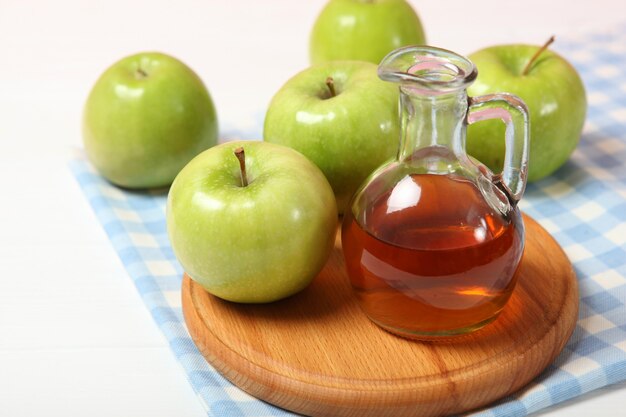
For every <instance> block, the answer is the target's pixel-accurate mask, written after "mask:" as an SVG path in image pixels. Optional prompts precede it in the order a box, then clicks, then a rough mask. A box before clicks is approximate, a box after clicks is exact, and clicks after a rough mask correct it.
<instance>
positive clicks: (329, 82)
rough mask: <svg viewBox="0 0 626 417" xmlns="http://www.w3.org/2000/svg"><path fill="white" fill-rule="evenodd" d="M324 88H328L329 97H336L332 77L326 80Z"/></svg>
mask: <svg viewBox="0 0 626 417" xmlns="http://www.w3.org/2000/svg"><path fill="white" fill-rule="evenodd" d="M326 87H328V91H330V96H331V97H335V96H336V95H337V92H336V91H335V80H333V77H328V78H326Z"/></svg>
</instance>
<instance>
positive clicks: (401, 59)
mask: <svg viewBox="0 0 626 417" xmlns="http://www.w3.org/2000/svg"><path fill="white" fill-rule="evenodd" d="M477 75H478V71H477V70H476V66H475V65H474V64H473V63H472V61H470V60H469V59H467V58H465V57H463V56H461V55H458V54H456V53H454V52H452V51H448V50H446V49H441V48H435V47H432V46H407V47H404V48H400V49H396V50H395V51H393V52H391V53H390V54H389V55H387V56H386V57H385V58H383V60H382V61H381V63H380V65H379V66H378V76H379V77H380V78H381V79H383V80H385V81H391V82H395V83H398V84H400V86H401V87H404V88H409V89H416V90H418V91H419V93H420V94H427V95H431V94H434V95H442V94H448V93H452V92H455V91H457V90H465V89H466V88H467V87H468V86H469V85H470V84H471V83H472V82H473V81H474V80H475V79H476V76H477Z"/></svg>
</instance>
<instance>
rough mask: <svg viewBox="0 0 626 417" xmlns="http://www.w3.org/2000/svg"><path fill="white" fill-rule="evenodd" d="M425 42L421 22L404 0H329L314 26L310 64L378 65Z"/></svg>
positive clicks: (311, 38) (310, 47)
mask: <svg viewBox="0 0 626 417" xmlns="http://www.w3.org/2000/svg"><path fill="white" fill-rule="evenodd" d="M425 42H426V38H425V36H424V30H423V29H422V24H421V22H420V19H419V17H418V16H417V14H416V13H415V10H413V8H412V7H411V5H410V4H409V3H407V2H406V1H405V0H330V1H329V2H328V4H327V5H326V7H325V8H324V9H323V10H322V12H321V13H320V15H319V17H318V18H317V20H316V22H315V25H314V26H313V30H312V32H311V37H310V42H309V52H310V59H311V63H313V64H317V63H320V62H325V61H332V60H361V61H369V62H372V63H374V64H378V63H379V62H380V61H381V60H382V59H383V57H384V56H385V55H387V54H388V53H389V52H391V51H393V50H394V49H397V48H399V47H401V46H406V45H423V44H424V43H425Z"/></svg>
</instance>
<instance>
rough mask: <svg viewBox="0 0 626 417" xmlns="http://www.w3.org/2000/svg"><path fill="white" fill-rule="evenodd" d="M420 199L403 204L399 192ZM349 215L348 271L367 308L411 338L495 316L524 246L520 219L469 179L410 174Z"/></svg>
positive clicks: (448, 331)
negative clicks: (361, 214)
mask: <svg viewBox="0 0 626 417" xmlns="http://www.w3.org/2000/svg"><path fill="white" fill-rule="evenodd" d="M399 195H402V197H401V198H403V199H404V200H405V202H406V200H410V199H413V201H414V202H415V204H413V205H411V204H404V207H401V208H398V202H397V201H394V200H397V198H398V196H399ZM365 218H366V219H367V226H366V227H363V225H361V224H359V222H358V221H357V220H356V219H355V218H354V216H353V214H352V213H351V212H348V213H346V218H344V223H343V230H342V240H343V251H344V256H345V260H346V266H347V269H348V275H349V276H350V280H351V283H352V286H353V288H354V290H355V292H356V296H357V298H358V300H359V302H360V305H361V307H362V308H363V310H364V311H365V313H366V314H367V315H368V316H369V317H370V319H372V320H373V321H374V322H375V323H377V324H379V325H381V326H382V327H383V328H385V329H387V330H389V331H392V332H395V333H400V334H401V335H403V336H407V337H416V338H428V337H429V336H432V335H438V336H442V335H444V336H445V335H453V334H457V333H466V332H467V331H470V330H473V329H475V328H478V327H482V326H484V325H485V324H487V323H489V322H490V321H492V320H493V319H495V317H496V316H497V315H498V313H499V312H500V310H502V308H503V307H504V305H505V303H506V302H507V300H508V299H509V297H510V295H511V292H512V291H513V288H514V286H515V281H516V270H517V267H518V264H519V260H520V258H521V256H522V250H523V227H520V225H519V222H518V220H517V219H519V217H517V216H511V217H510V218H504V217H502V216H501V215H500V213H497V212H496V211H495V210H494V209H493V208H492V207H490V206H489V205H488V204H487V203H486V202H485V201H484V199H483V196H482V195H481V192H480V191H479V189H478V188H477V187H476V186H475V185H474V184H473V183H472V182H470V181H467V180H463V179H454V178H453V177H449V176H446V175H432V174H430V175H428V174H427V175H412V176H407V177H406V178H404V179H403V180H401V181H400V182H399V183H398V185H397V186H396V187H395V188H394V189H392V190H389V191H388V192H386V193H384V194H382V195H381V196H380V197H379V198H377V199H376V200H374V201H373V202H372V204H371V205H370V206H369V207H368V209H367V211H366V213H365Z"/></svg>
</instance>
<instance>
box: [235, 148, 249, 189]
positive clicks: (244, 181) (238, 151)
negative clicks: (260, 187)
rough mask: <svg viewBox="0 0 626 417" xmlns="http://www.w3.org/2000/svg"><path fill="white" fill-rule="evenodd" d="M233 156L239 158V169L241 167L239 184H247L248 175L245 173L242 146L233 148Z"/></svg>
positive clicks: (244, 158) (244, 157)
mask: <svg viewBox="0 0 626 417" xmlns="http://www.w3.org/2000/svg"><path fill="white" fill-rule="evenodd" d="M235 156H236V157H237V159H238V160H239V169H241V186H242V187H247V186H248V176H247V175H246V153H245V152H244V150H243V147H241V146H240V147H238V148H237V149H235Z"/></svg>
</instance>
